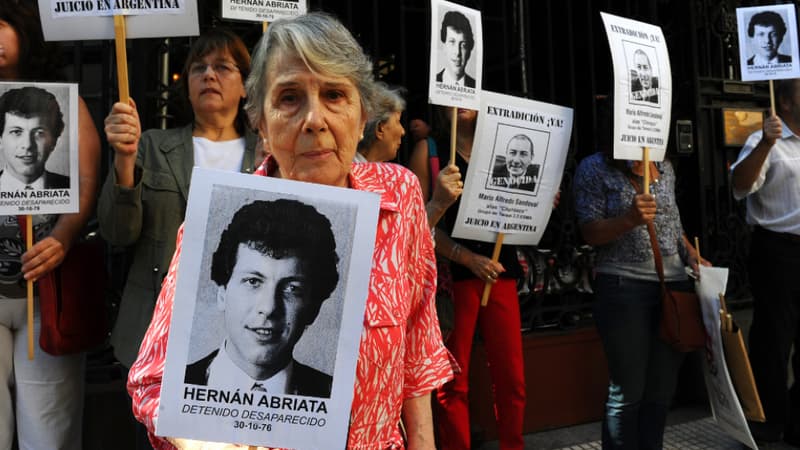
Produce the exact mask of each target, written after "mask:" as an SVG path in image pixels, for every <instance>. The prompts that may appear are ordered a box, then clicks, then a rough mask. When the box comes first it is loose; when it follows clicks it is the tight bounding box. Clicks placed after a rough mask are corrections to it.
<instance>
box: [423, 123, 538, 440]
mask: <svg viewBox="0 0 800 450" xmlns="http://www.w3.org/2000/svg"><path fill="white" fill-rule="evenodd" d="M448 116H449V114H448ZM477 118H478V112H477V111H474V110H470V109H463V108H459V109H458V113H457V120H458V128H457V135H456V150H457V151H456V153H457V154H456V166H457V167H458V169H459V172H460V173H464V174H465V173H467V167H468V165H469V160H470V155H471V153H472V142H473V137H474V135H475V125H476V122H477ZM448 129H449V127H448ZM437 147H438V148H443V149H446V148H450V145H449V142H446V141H442V142H438V143H437ZM415 152H416V149H415ZM424 152H427V149H424ZM421 153H422V151H421V152H420V154H417V155H414V156H412V161H416V164H415V163H413V162H412V168H413V170H414V171H415V173H416V174H417V176H418V177H419V179H420V183H421V184H430V175H429V174H430V172H429V171H430V168H429V166H428V161H427V160H426V159H425V156H426V155H422V154H421ZM448 158H449V155H441V154H440V167H445V166H446V165H447V164H448V161H447V159H448ZM459 205H460V199H459V200H457V201H456V202H455V203H454V204H453V205H452V206H450V207H449V208H448V209H447V211H446V212H445V214H444V219H443V221H442V222H443V223H442V224H441V225H440V227H439V228H437V230H436V251H437V253H438V254H439V255H441V256H444V257H445V258H448V259H449V260H450V261H451V262H452V263H453V264H451V268H452V274H453V303H454V305H453V306H454V329H453V331H452V333H451V334H450V335H449V336H448V338H447V342H446V345H447V348H448V349H449V350H450V352H451V353H452V354H453V356H454V357H455V359H456V361H457V362H458V365H459V366H460V367H461V368H462V369H463V370H462V371H461V373H459V374H457V375H456V377H455V379H454V380H453V381H451V382H450V383H447V384H446V385H444V387H442V388H441V389H440V390H439V392H438V393H437V400H438V403H437V405H438V407H437V414H436V422H437V427H438V438H439V445H440V448H442V449H445V450H447V449H459V450H461V449H468V448H470V440H471V436H470V421H469V401H468V394H469V392H468V391H469V370H468V368H469V362H470V355H471V353H472V342H473V339H474V336H475V330H476V328H478V327H479V328H480V331H481V336H482V337H483V340H484V342H485V344H486V350H487V351H486V353H487V357H488V359H489V370H490V374H491V377H492V387H493V390H494V394H495V407H496V410H497V414H496V417H497V432H498V439H499V440H500V447H501V448H503V449H520V450H521V449H522V448H523V446H524V442H523V439H522V420H523V414H524V409H525V376H524V373H523V361H522V335H521V333H520V312H519V299H518V297H517V281H516V280H517V278H518V277H519V276H520V275H521V273H522V269H521V267H520V265H519V261H518V260H517V254H516V249H515V248H514V247H513V246H510V245H505V246H503V248H502V251H501V252H500V258H499V261H498V262H495V261H492V258H491V255H492V251H493V249H494V244H490V243H486V242H479V241H473V240H468V239H452V238H450V233H451V231H452V229H453V226H454V224H455V222H456V215H457V214H458V208H459ZM486 283H492V290H491V294H490V296H489V303H488V304H487V305H486V306H485V307H482V306H481V305H480V303H481V295H482V294H483V288H484V286H485V284H486Z"/></svg>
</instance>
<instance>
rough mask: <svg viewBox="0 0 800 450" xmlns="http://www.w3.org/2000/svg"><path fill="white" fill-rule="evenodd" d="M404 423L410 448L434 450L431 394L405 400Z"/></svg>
mask: <svg viewBox="0 0 800 450" xmlns="http://www.w3.org/2000/svg"><path fill="white" fill-rule="evenodd" d="M403 425H404V426H405V429H406V436H407V437H408V447H407V448H408V450H425V449H430V450H434V449H435V448H436V446H435V445H434V440H433V413H432V412H431V394H429V393H428V394H425V395H422V396H419V397H413V398H409V399H406V400H405V401H404V402H403Z"/></svg>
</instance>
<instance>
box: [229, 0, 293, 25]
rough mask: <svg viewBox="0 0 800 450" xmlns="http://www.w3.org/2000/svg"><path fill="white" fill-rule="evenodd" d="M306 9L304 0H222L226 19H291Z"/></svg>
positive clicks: (255, 20) (266, 20)
mask: <svg viewBox="0 0 800 450" xmlns="http://www.w3.org/2000/svg"><path fill="white" fill-rule="evenodd" d="M307 11H308V5H307V1H306V0H222V17H224V18H226V19H236V20H249V21H253V22H272V21H274V20H277V19H291V18H293V17H297V16H300V15H303V14H305V13H306V12H307Z"/></svg>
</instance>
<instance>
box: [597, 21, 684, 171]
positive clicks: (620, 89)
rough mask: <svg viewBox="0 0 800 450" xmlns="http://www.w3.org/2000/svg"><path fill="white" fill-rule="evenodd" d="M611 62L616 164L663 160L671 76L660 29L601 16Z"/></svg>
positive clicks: (667, 124)
mask: <svg viewBox="0 0 800 450" xmlns="http://www.w3.org/2000/svg"><path fill="white" fill-rule="evenodd" d="M600 16H601V17H602V18H603V23H604V24H605V28H606V34H607V35H608V43H609V45H610V46H611V59H612V61H613V63H614V159H628V160H641V159H642V153H643V152H642V148H643V147H647V148H648V149H650V160H651V161H661V160H663V159H664V153H665V151H666V147H667V141H668V138H669V125H670V113H671V105H672V72H671V69H670V64H669V54H668V53H667V43H666V41H665V40H664V34H663V33H662V32H661V28H659V27H657V26H655V25H650V24H647V23H644V22H637V21H635V20H631V19H627V18H624V17H618V16H613V15H611V14H606V13H600Z"/></svg>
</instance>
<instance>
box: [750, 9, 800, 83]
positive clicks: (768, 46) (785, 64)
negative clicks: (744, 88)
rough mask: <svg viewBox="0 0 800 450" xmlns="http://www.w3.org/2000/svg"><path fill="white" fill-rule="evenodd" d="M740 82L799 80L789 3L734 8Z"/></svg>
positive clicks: (794, 26) (793, 16)
mask: <svg viewBox="0 0 800 450" xmlns="http://www.w3.org/2000/svg"><path fill="white" fill-rule="evenodd" d="M736 20H737V26H738V35H739V36H738V37H739V68H740V71H741V74H742V80H743V81H756V80H780V79H787V78H798V77H800V64H798V59H799V58H800V56H799V55H798V42H797V18H796V12H795V5H794V4H793V3H786V4H777V5H764V6H752V7H746V8H736Z"/></svg>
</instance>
